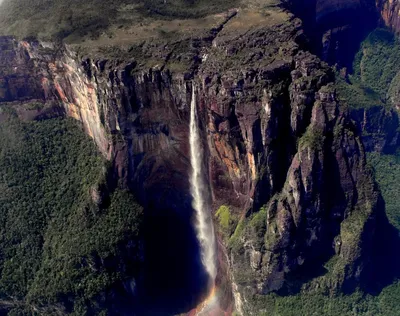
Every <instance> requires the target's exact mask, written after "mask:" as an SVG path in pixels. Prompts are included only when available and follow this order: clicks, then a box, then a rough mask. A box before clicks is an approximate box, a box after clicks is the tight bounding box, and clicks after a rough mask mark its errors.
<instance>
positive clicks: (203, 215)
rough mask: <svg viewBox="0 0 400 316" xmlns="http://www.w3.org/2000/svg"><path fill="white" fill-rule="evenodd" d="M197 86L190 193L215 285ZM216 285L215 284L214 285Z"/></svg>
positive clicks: (192, 119) (204, 257)
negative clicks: (198, 115)
mask: <svg viewBox="0 0 400 316" xmlns="http://www.w3.org/2000/svg"><path fill="white" fill-rule="evenodd" d="M196 103H197V102H196V92H195V86H194V85H193V86H192V102H191V105H190V135H189V141H190V162H191V164H192V173H191V176H190V191H191V194H192V197H193V208H194V210H195V212H196V219H197V222H196V227H195V228H196V231H197V238H198V240H199V242H200V247H201V259H202V263H203V265H204V267H205V269H206V271H207V272H208V274H209V276H210V278H211V281H212V282H213V283H214V281H215V277H216V275H217V267H216V244H215V235H214V227H213V222H212V218H211V207H210V205H209V203H208V196H209V194H208V192H209V191H208V190H209V187H208V186H207V185H206V183H205V181H204V173H203V150H202V146H201V137H200V132H199V126H198V117H197V104H196ZM213 285H214V284H213Z"/></svg>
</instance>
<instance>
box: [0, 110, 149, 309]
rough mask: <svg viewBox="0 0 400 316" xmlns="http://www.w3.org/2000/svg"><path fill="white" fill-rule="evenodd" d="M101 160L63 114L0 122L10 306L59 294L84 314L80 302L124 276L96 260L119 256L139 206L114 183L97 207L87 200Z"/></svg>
mask: <svg viewBox="0 0 400 316" xmlns="http://www.w3.org/2000/svg"><path fill="white" fill-rule="evenodd" d="M105 164H106V162H105V160H104V158H102V156H101V155H100V153H99V152H98V151H97V149H96V147H95V145H94V143H93V141H91V140H90V139H89V138H88V137H87V136H86V135H85V134H84V133H83V131H82V130H81V128H80V127H79V126H77V123H76V122H74V121H73V120H71V119H68V120H66V119H50V120H45V121H40V122H28V123H21V122H20V121H19V120H18V119H14V118H12V119H10V120H9V121H2V122H1V124H0V299H1V300H3V301H4V302H6V304H10V305H11V306H14V305H15V306H16V309H15V313H16V314H18V313H17V310H24V311H25V312H26V313H27V314H29V315H32V314H34V312H33V310H32V308H33V307H36V308H37V307H40V306H46V308H47V309H48V308H49V307H50V306H56V305H57V303H60V302H61V303H68V304H69V305H70V306H72V311H73V312H74V313H75V314H76V315H84V314H85V313H86V309H87V307H88V306H87V303H88V302H91V301H92V299H94V298H95V297H96V296H97V295H99V294H100V293H102V292H103V291H105V290H107V289H108V288H109V286H110V285H111V284H113V283H114V282H116V281H118V280H120V279H123V278H126V277H132V275H131V276H129V275H126V271H125V272H124V271H118V269H116V268H115V267H112V268H106V267H105V266H103V264H102V262H104V261H105V260H109V259H112V258H114V257H115V258H119V259H118V260H120V261H121V260H122V261H123V260H124V259H121V258H124V255H123V254H124V252H126V250H124V249H122V248H123V247H124V243H127V242H128V240H131V241H132V240H135V239H137V236H138V234H139V225H140V221H141V212H142V210H141V207H139V206H138V205H137V203H136V202H135V200H134V199H133V197H132V196H131V194H130V193H128V192H124V191H121V190H119V189H118V190H116V191H115V192H114V193H112V194H111V196H110V198H109V201H108V202H107V203H105V204H106V205H105V206H104V207H99V206H97V205H95V204H94V203H93V202H92V199H91V193H90V192H91V190H92V188H93V186H95V185H96V184H99V183H101V182H103V181H104V179H105V170H106V168H105ZM121 247H122V248H121ZM7 302H8V303H7ZM92 302H93V301H92ZM68 304H67V305H68ZM50 314H51V312H50Z"/></svg>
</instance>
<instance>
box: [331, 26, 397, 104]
mask: <svg viewBox="0 0 400 316" xmlns="http://www.w3.org/2000/svg"><path fill="white" fill-rule="evenodd" d="M399 60H400V41H399V40H398V39H397V38H396V37H395V35H393V33H392V32H390V31H389V30H387V29H376V30H374V31H373V32H371V33H370V34H369V35H368V36H367V38H366V39H365V40H364V41H363V42H362V43H361V46H360V50H359V51H358V53H357V54H356V56H355V58H354V62H353V67H352V68H353V69H352V71H351V69H349V70H350V73H349V74H348V76H347V77H346V78H343V77H341V76H340V75H339V76H338V83H337V86H338V92H339V97H340V98H341V99H342V100H343V101H344V102H346V103H347V104H348V105H349V106H350V107H351V108H369V107H371V106H376V105H387V106H390V105H391V97H392V96H393V94H394V93H395V91H396V88H397V87H398V86H399V85H400V77H399V74H398V73H399V71H400V63H399V62H398V61H399ZM397 90H398V89H397Z"/></svg>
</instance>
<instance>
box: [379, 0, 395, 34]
mask: <svg viewBox="0 0 400 316" xmlns="http://www.w3.org/2000/svg"><path fill="white" fill-rule="evenodd" d="M377 7H378V9H379V11H380V14H381V17H382V20H383V21H384V23H385V25H386V26H388V27H389V28H391V29H392V30H394V31H396V32H399V31H400V16H399V10H400V2H399V1H397V0H394V1H391V0H378V1H377Z"/></svg>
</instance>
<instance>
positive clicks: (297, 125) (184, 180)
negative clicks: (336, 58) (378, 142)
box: [0, 4, 384, 315]
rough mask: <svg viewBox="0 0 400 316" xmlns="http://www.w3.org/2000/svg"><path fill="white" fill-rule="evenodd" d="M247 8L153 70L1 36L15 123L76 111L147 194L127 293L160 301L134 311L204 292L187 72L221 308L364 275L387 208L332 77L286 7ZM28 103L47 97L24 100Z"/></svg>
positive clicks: (188, 302)
mask: <svg viewBox="0 0 400 316" xmlns="http://www.w3.org/2000/svg"><path fill="white" fill-rule="evenodd" d="M321 6H322V4H321ZM322 8H324V6H322ZM321 10H322V9H321ZM324 10H325V9H324ZM324 10H322V11H323V12H325V11H324ZM326 10H327V12H328V11H329V10H328V9H326ZM254 14H255V13H254V12H251V11H246V10H242V11H238V12H237V13H236V11H235V14H228V18H227V20H226V22H224V24H223V25H221V26H220V27H219V28H218V27H217V28H215V29H212V30H210V33H209V34H208V35H207V36H206V37H199V38H192V39H190V40H187V41H182V43H180V44H182V46H179V49H180V50H182V49H183V50H184V52H183V53H182V52H181V51H179V50H178V49H172V51H171V52H170V53H169V54H166V55H167V56H168V59H167V60H166V62H165V64H164V65H163V66H162V67H154V68H151V69H146V68H143V67H140V66H139V63H138V62H137V60H136V59H135V58H136V56H135V53H132V55H131V56H130V57H129V58H127V57H125V56H124V57H123V58H121V59H118V58H114V59H112V58H109V57H104V56H103V57H101V56H100V57H99V56H90V55H85V56H84V57H83V56H81V55H79V54H78V53H76V52H75V51H74V50H73V49H72V48H71V47H66V46H63V45H61V46H58V45H55V44H50V43H43V42H39V41H17V40H16V39H14V38H12V37H2V38H0V47H1V50H0V68H1V71H2V76H1V77H0V102H12V103H13V104H14V106H15V107H16V108H18V109H19V116H20V118H21V119H24V118H26V117H29V119H33V118H36V119H41V118H46V117H51V116H53V115H59V114H65V115H67V116H70V117H73V118H75V119H77V120H79V121H81V122H82V124H83V126H84V129H85V131H86V133H87V134H89V135H90V136H91V137H92V138H93V139H94V141H95V142H96V144H97V146H98V148H99V149H100V150H101V152H102V153H103V155H104V156H105V157H106V158H107V159H108V160H109V161H111V163H112V167H113V168H112V170H113V172H114V175H113V176H114V178H115V179H118V181H119V182H120V185H121V186H124V187H126V188H129V189H130V190H132V191H133V192H135V194H136V196H137V197H138V199H139V201H140V203H141V204H142V205H144V208H145V209H144V213H145V228H144V229H145V232H144V234H145V239H146V240H145V246H144V247H145V251H144V256H145V258H144V265H145V266H146V269H145V270H144V271H143V274H142V275H140V276H138V288H139V290H138V291H139V296H138V297H137V298H138V301H137V302H139V301H140V299H141V298H143V297H152V298H155V300H156V303H154V301H150V300H149V301H148V302H147V301H145V302H144V304H143V302H142V306H140V307H139V310H138V312H139V314H140V313H142V314H145V313H146V312H147V313H159V312H161V311H163V312H166V313H167V314H168V313H170V314H172V313H184V312H188V311H189V310H190V309H192V308H195V307H196V305H197V304H198V303H200V301H201V300H202V299H203V298H204V296H205V289H206V288H207V276H206V273H205V271H204V269H203V267H202V265H201V260H200V256H199V254H200V251H199V245H198V242H197V239H196V236H195V232H194V230H193V226H192V222H191V221H192V217H193V210H192V207H191V202H192V198H191V195H190V183H189V173H190V170H191V164H190V154H189V152H190V147H189V142H188V138H189V119H190V103H191V101H192V87H193V83H194V86H196V87H198V91H197V94H196V95H197V98H198V102H197V110H198V117H199V122H200V125H199V128H200V130H201V134H202V135H206V136H205V138H204V140H203V141H204V143H206V144H207V146H205V147H206V148H205V149H204V162H203V164H204V165H205V166H206V170H207V172H206V174H205V175H204V176H205V177H206V179H207V180H208V183H209V184H210V187H211V191H212V192H211V195H212V202H213V210H214V211H216V210H217V209H220V207H221V206H226V207H227V208H228V215H227V216H228V225H227V227H225V225H224V222H223V220H221V218H222V217H221V216H216V221H215V223H216V226H217V228H218V233H217V234H218V241H219V242H218V245H219V251H218V258H217V259H218V263H219V264H218V273H217V277H216V286H217V290H219V293H220V294H219V299H220V307H221V309H223V310H225V311H227V312H228V313H231V311H232V309H233V305H234V304H236V310H237V311H239V312H242V313H243V315H260V311H261V310H262V307H260V306H259V305H256V304H254V301H255V300H256V299H257V298H258V297H259V296H260V295H265V294H268V293H270V292H278V293H279V294H281V295H287V294H292V293H298V292H300V291H312V290H315V289H322V290H323V291H325V292H327V293H330V294H332V295H333V294H335V293H336V292H339V291H341V290H344V291H348V292H351V291H353V290H355V289H356V288H357V287H358V286H360V285H361V286H364V287H365V288H368V287H369V286H370V285H371V284H369V283H370V281H371V280H370V279H369V278H368V275H369V273H370V271H373V270H374V269H375V267H376V265H375V264H376V262H374V261H373V260H372V256H373V253H374V251H375V249H376V247H377V246H379V243H377V242H376V241H377V240H379V239H377V237H376V234H377V231H378V232H379V229H380V228H381V227H380V226H379V225H380V224H379V223H378V220H377V218H381V217H384V214H383V213H382V212H383V209H382V207H381V204H380V203H381V197H380V193H379V191H378V189H377V187H376V185H375V183H374V180H373V177H372V174H371V173H370V172H369V170H368V168H367V166H366V160H365V154H364V145H363V143H362V141H361V138H360V134H359V130H358V129H357V127H356V125H355V124H353V122H352V121H351V120H350V116H349V113H348V111H347V109H346V108H345V107H344V106H343V105H342V104H341V103H340V102H339V101H338V98H337V96H336V92H335V87H334V85H333V83H334V80H335V74H334V72H333V70H332V69H331V68H330V67H329V66H328V65H327V64H325V63H324V62H321V60H320V59H319V58H318V57H316V56H315V55H312V54H311V53H309V52H307V51H306V48H307V46H303V45H305V41H304V39H305V37H304V30H303V28H302V24H301V22H300V20H298V19H297V18H294V16H293V15H292V14H290V13H287V12H285V11H282V10H280V9H278V8H274V9H273V10H271V12H269V13H268V14H270V16H272V17H271V19H270V20H268V21H267V20H266V19H260V20H258V19H255V18H254ZM321 14H322V13H321ZM326 14H328V13H326ZM324 15H325V13H324V14H322V15H321V17H320V18H319V19H318V20H319V21H320V20H321V19H323V16H324ZM261 16H262V15H261ZM249 17H250V18H253V20H252V23H249V24H248V25H247V24H246V25H244V24H243V21H248V19H249ZM256 17H257V18H259V16H258V15H257V16H256ZM272 20H273V21H274V22H271V21H272ZM182 47H183V48H182ZM152 49H154V54H161V52H160V50H166V49H169V48H168V47H167V48H166V47H165V46H159V47H158V46H156V45H155V46H154V48H152ZM162 53H163V54H165V52H164V51H162ZM188 56H189V57H188ZM185 58H187V59H189V60H190V64H189V65H186V64H184V63H183V60H185ZM328 59H329V58H328ZM181 63H182V64H183V65H184V67H185V68H184V70H179V71H177V70H176V69H179V67H176V66H177V64H179V65H180V64H181ZM172 65H173V66H174V67H172ZM181 68H182V67H181ZM27 100H30V101H32V100H35V101H37V102H39V103H43V106H42V107H41V108H40V109H37V110H34V111H31V110H29V109H26V108H24V106H23V104H24V102H26V101H27ZM220 214H222V213H220ZM225 214H226V213H225ZM225 219H226V218H225ZM300 276H301V278H300ZM166 294H168V295H166ZM141 295H143V296H141ZM163 295H166V296H164V297H163ZM135 303H136V302H135ZM138 305H139V304H138ZM150 308H151V309H150Z"/></svg>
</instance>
